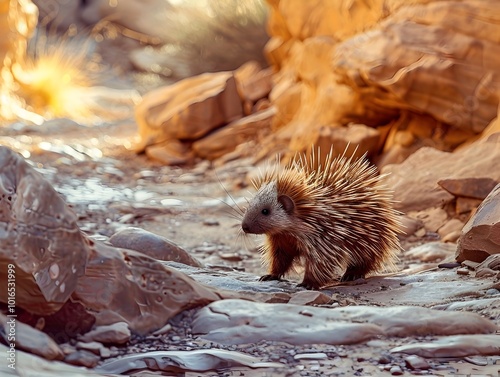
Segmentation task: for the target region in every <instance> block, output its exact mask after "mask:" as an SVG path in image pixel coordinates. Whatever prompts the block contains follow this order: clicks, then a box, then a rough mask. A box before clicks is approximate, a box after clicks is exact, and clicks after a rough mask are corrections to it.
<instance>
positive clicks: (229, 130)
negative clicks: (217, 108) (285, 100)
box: [192, 107, 276, 160]
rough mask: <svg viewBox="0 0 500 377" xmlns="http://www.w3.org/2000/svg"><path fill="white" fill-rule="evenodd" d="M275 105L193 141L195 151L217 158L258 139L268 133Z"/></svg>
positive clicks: (213, 158) (197, 153) (198, 153)
mask: <svg viewBox="0 0 500 377" xmlns="http://www.w3.org/2000/svg"><path fill="white" fill-rule="evenodd" d="M275 113H276V111H275V109H274V107H270V108H268V109H265V110H262V111H260V112H258V113H255V114H252V115H249V116H246V117H244V118H241V119H238V120H236V121H233V122H231V123H229V124H228V125H226V126H225V127H222V128H219V129H217V130H215V131H214V132H212V133H210V134H209V135H207V136H205V137H204V138H202V139H200V140H197V141H195V142H194V143H193V145H192V147H193V151H194V152H195V154H196V155H197V156H199V157H201V158H205V159H207V160H215V159H217V158H219V157H221V156H222V155H224V154H227V153H229V152H232V151H233V150H234V149H235V148H236V147H237V146H238V145H239V144H243V143H245V142H246V141H249V140H255V141H258V140H260V139H262V137H264V136H266V135H268V134H269V133H270V130H271V122H272V120H273V117H274V116H275Z"/></svg>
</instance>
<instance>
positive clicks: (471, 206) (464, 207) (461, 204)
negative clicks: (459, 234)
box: [455, 197, 482, 215]
mask: <svg viewBox="0 0 500 377" xmlns="http://www.w3.org/2000/svg"><path fill="white" fill-rule="evenodd" d="M481 202H482V200H479V199H471V198H462V197H458V198H457V204H456V206H455V211H456V214H457V215H463V214H466V213H469V212H471V211H475V210H476V209H477V207H479V205H480V204H481Z"/></svg>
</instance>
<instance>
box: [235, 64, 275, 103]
mask: <svg viewBox="0 0 500 377" xmlns="http://www.w3.org/2000/svg"><path fill="white" fill-rule="evenodd" d="M272 77H273V69H272V68H266V69H261V67H260V65H259V64H258V63H257V62H255V61H250V62H248V63H245V64H243V65H242V66H241V67H240V68H238V69H237V70H235V71H234V78H235V79H236V87H237V89H238V94H239V95H240V98H241V100H242V101H243V102H250V103H254V102H257V100H259V99H261V98H264V97H267V95H268V94H269V93H270V92H271V89H272V86H273V82H272Z"/></svg>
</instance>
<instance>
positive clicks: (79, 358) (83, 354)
mask: <svg viewBox="0 0 500 377" xmlns="http://www.w3.org/2000/svg"><path fill="white" fill-rule="evenodd" d="M100 360H101V358H100V357H99V356H97V355H95V354H93V353H92V352H89V351H85V350H79V351H76V352H73V353H71V354H69V355H67V356H66V357H65V358H64V362H66V363H68V364H71V365H77V366H82V367H87V368H94V367H95V366H96V365H97V363H98V362H99V361H100Z"/></svg>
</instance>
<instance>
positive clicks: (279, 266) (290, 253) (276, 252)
mask: <svg viewBox="0 0 500 377" xmlns="http://www.w3.org/2000/svg"><path fill="white" fill-rule="evenodd" d="M298 255H299V252H298V250H297V247H296V241H295V239H294V238H292V237H286V236H280V237H272V236H271V237H269V240H268V243H267V247H266V248H265V251H264V258H265V260H267V264H268V265H269V269H268V272H269V274H267V275H264V276H262V277H261V278H260V279H259V280H260V281H269V280H281V278H282V277H283V276H284V275H285V274H286V273H287V272H288V271H289V270H290V269H291V267H292V265H293V262H294V261H295V258H297V257H298Z"/></svg>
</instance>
